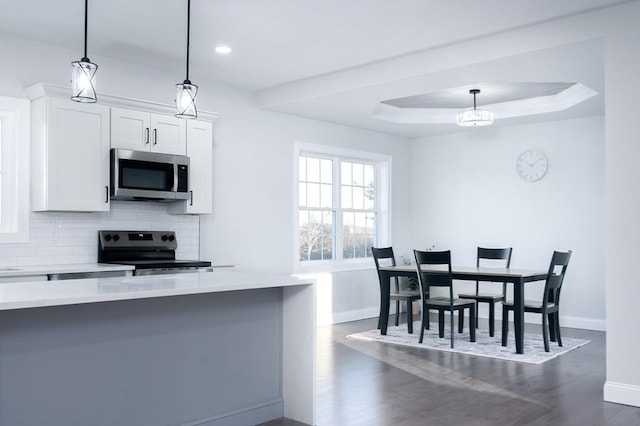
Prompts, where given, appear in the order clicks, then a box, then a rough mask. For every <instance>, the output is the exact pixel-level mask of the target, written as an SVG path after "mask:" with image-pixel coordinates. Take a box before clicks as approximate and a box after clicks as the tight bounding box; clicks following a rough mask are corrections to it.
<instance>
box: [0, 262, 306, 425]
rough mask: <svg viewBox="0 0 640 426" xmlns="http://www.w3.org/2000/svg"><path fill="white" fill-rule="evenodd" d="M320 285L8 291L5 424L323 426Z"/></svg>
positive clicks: (220, 282)
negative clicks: (274, 423) (274, 424)
mask: <svg viewBox="0 0 640 426" xmlns="http://www.w3.org/2000/svg"><path fill="white" fill-rule="evenodd" d="M314 376H315V289H314V283H313V281H312V280H301V279H296V278H292V277H288V276H280V275H268V274H256V273H243V272H238V271H233V270H216V271H214V272H209V273H193V274H182V275H162V276H150V277H117V278H94V279H80V280H69V281H55V282H54V281H39V282H17V283H1V284H0V424H11V425H33V424H42V425H49V424H50V425H54V424H65V425H69V426H72V425H83V426H88V425H96V426H101V425H109V426H116V425H127V426H128V425H131V424H145V425H146V424H153V425H163V424H171V425H203V424H206V425H227V424H257V423H260V422H263V421H267V420H270V419H273V418H277V417H281V416H286V417H288V418H291V419H295V420H298V421H301V422H305V423H309V424H314V423H315V401H314Z"/></svg>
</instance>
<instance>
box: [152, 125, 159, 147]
mask: <svg viewBox="0 0 640 426" xmlns="http://www.w3.org/2000/svg"><path fill="white" fill-rule="evenodd" d="M153 144H154V145H158V129H153Z"/></svg>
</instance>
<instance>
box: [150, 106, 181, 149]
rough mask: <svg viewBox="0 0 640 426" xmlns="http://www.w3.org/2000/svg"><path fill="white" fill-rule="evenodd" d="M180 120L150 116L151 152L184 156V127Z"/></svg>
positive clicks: (168, 116) (158, 115)
mask: <svg viewBox="0 0 640 426" xmlns="http://www.w3.org/2000/svg"><path fill="white" fill-rule="evenodd" d="M185 121H186V120H184V119H182V118H176V117H174V116H172V115H161V114H151V132H152V134H151V151H155V152H163V153H165V154H177V155H186V153H187V144H186V137H187V134H186V125H185Z"/></svg>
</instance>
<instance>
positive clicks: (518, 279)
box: [378, 265, 555, 354]
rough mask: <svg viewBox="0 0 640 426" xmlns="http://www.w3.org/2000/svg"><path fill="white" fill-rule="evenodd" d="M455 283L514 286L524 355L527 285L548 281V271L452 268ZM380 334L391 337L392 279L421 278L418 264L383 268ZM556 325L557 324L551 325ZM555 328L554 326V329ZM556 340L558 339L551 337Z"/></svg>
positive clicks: (520, 351) (516, 323)
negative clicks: (491, 283)
mask: <svg viewBox="0 0 640 426" xmlns="http://www.w3.org/2000/svg"><path fill="white" fill-rule="evenodd" d="M451 274H452V278H453V279H454V280H464V281H487V282H496V283H505V282H506V283H511V285H512V286H513V304H514V319H513V322H514V328H515V341H516V353H518V354H523V353H524V287H525V284H527V283H531V282H535V281H542V280H545V279H546V278H547V271H546V270H538V269H517V268H493V267H481V266H452V267H451ZM378 275H379V277H380V334H382V335H386V334H387V324H388V322H389V292H390V283H391V278H392V277H414V278H416V279H417V271H416V267H415V265H413V266H411V265H397V266H380V268H379V270H378ZM550 325H551V326H553V324H550ZM550 329H553V327H550ZM551 337H552V340H553V338H554V337H555V336H553V335H552V336H551Z"/></svg>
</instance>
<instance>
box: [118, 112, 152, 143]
mask: <svg viewBox="0 0 640 426" xmlns="http://www.w3.org/2000/svg"><path fill="white" fill-rule="evenodd" d="M151 133H152V129H151V115H150V114H149V113H148V112H144V111H136V110H134V109H127V108H115V107H114V108H111V148H124V149H132V150H135V151H149V149H150V146H151Z"/></svg>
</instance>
